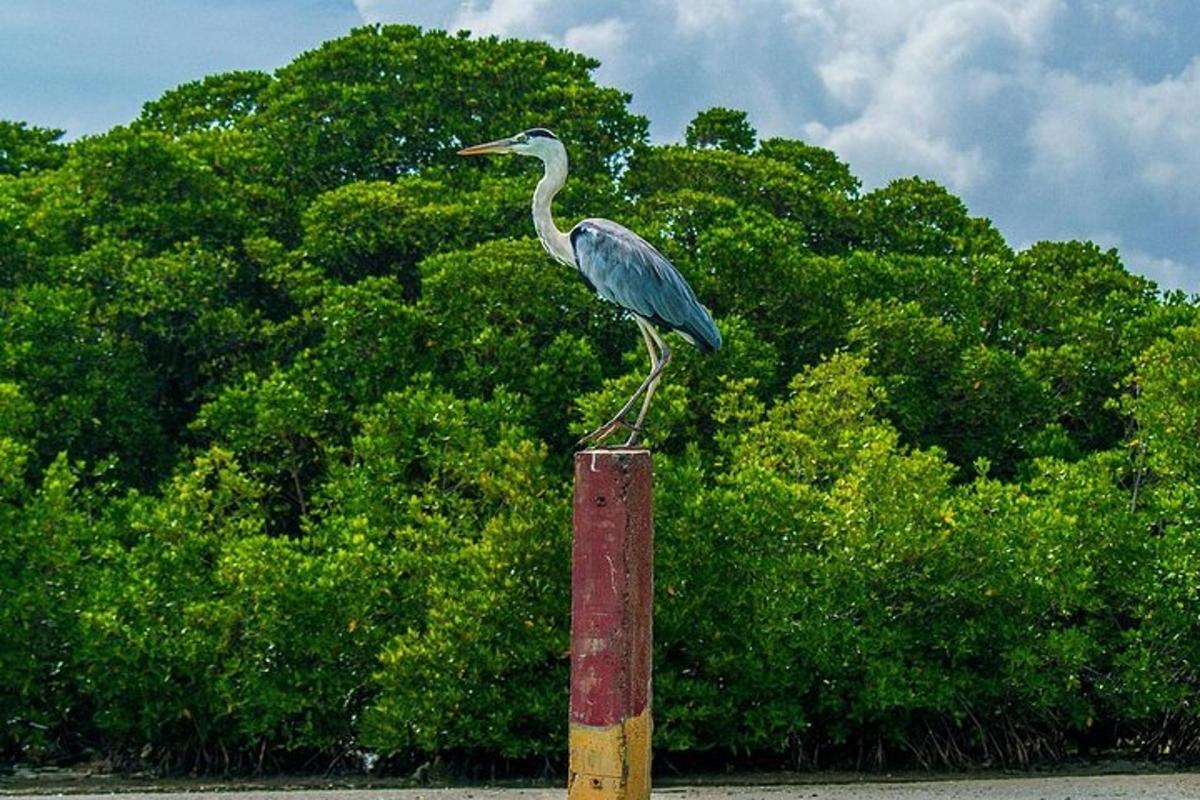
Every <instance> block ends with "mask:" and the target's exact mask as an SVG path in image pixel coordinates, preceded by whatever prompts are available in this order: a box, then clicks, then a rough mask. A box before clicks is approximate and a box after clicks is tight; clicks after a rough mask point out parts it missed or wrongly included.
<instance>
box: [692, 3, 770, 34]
mask: <svg viewBox="0 0 1200 800" xmlns="http://www.w3.org/2000/svg"><path fill="white" fill-rule="evenodd" d="M674 5H675V24H676V27H677V29H678V31H679V32H680V33H682V34H684V35H685V36H695V35H697V34H702V35H713V34H715V33H717V32H718V31H720V30H721V28H722V26H725V25H729V24H731V23H733V22H735V21H736V20H737V18H738V16H739V15H742V14H745V13H747V11H749V12H750V13H754V12H755V11H757V10H759V9H760V8H761V7H763V6H764V5H770V4H769V3H763V2H762V0H743V2H742V3H741V4H739V3H737V2H736V1H735V0H674ZM747 7H748V8H747Z"/></svg>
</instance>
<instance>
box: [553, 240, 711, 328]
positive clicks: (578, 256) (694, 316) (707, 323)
mask: <svg viewBox="0 0 1200 800" xmlns="http://www.w3.org/2000/svg"><path fill="white" fill-rule="evenodd" d="M571 247H572V248H573V249H574V251H575V263H576V266H577V267H578V268H579V273H580V275H581V276H582V277H583V279H584V280H585V281H587V282H588V284H589V285H590V286H592V287H593V288H594V289H595V290H596V293H597V294H599V295H600V296H601V297H603V298H604V299H605V300H609V301H611V302H613V303H616V304H617V305H619V306H621V307H623V308H626V309H628V310H630V311H632V312H633V313H635V314H638V315H640V316H642V317H645V318H646V319H648V320H651V321H653V322H655V323H657V324H659V325H661V326H663V327H665V328H668V329H670V330H674V331H678V332H679V333H681V334H683V335H684V336H686V337H687V338H689V339H691V340H692V341H693V342H694V343H695V344H696V346H697V347H699V348H700V349H701V350H704V351H706V352H711V351H713V350H717V349H719V348H720V347H721V332H720V331H719V330H717V326H716V323H714V322H713V318H712V315H711V314H709V313H708V309H707V308H705V307H704V306H703V305H701V304H700V301H699V300H697V299H696V295H695V293H694V292H693V291H692V287H691V286H689V285H688V283H687V281H686V280H684V278H683V276H682V275H680V274H679V271H678V270H677V269H675V267H674V266H672V264H671V262H670V261H668V260H667V259H666V256H664V255H663V254H662V253H660V252H658V250H656V249H654V246H653V245H651V244H650V243H649V242H647V241H646V240H645V239H643V238H642V237H640V236H638V235H637V234H636V233H634V232H633V231H631V230H629V229H628V228H626V227H624V226H623V225H618V224H617V223H615V222H610V221H609V220H606V219H585V220H584V221H583V222H580V223H579V224H578V225H576V226H575V227H574V228H573V229H572V230H571Z"/></svg>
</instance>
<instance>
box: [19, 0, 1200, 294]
mask: <svg viewBox="0 0 1200 800" xmlns="http://www.w3.org/2000/svg"><path fill="white" fill-rule="evenodd" d="M367 22H369V23H375V22H383V23H386V22H411V23H416V24H419V25H422V26H425V27H439V28H447V29H450V30H458V29H467V30H470V31H472V32H473V33H475V34H476V35H481V36H482V35H493V34H494V35H498V36H501V37H509V36H516V37H522V38H533V39H541V40H545V41H548V42H550V43H553V44H555V45H558V46H564V47H569V48H571V49H574V50H577V51H581V52H584V53H587V54H589V55H592V56H595V57H596V58H598V59H600V61H601V62H602V66H601V67H600V68H599V70H597V72H596V79H597V81H598V82H600V83H603V84H606V85H612V86H617V87H620V88H621V89H624V90H625V91H628V92H630V93H632V95H633V101H632V108H633V110H634V111H636V112H638V113H640V114H643V115H645V116H646V117H648V118H649V119H650V123H651V129H650V130H651V138H652V139H653V140H654V141H656V142H667V141H676V140H679V139H681V138H682V136H683V131H684V128H685V127H686V125H687V122H688V120H690V119H691V118H692V117H693V116H694V115H695V114H696V112H697V111H700V110H703V109H705V108H709V107H711V106H714V105H721V106H727V107H731V108H737V109H741V110H744V111H746V112H748V114H749V117H750V121H751V123H752V124H753V125H754V126H755V127H756V128H757V129H758V131H759V134H760V136H787V137H791V138H799V139H804V140H805V141H808V142H810V143H812V144H816V145H820V146H823V147H828V148H830V149H832V150H833V151H835V152H836V153H837V154H838V155H839V156H840V157H841V158H842V159H843V160H845V161H846V162H848V163H849V164H850V167H851V169H852V170H853V171H854V173H855V174H856V175H858V176H859V177H860V178H861V179H862V181H863V184H864V187H865V188H866V189H868V190H869V189H871V188H875V187H877V186H882V185H885V184H886V183H887V182H888V181H890V180H892V179H894V178H899V177H906V176H910V175H920V176H921V177H925V178H932V179H934V180H937V181H938V182H940V183H942V184H944V185H945V186H947V187H948V188H949V189H950V190H951V191H953V192H954V193H955V194H957V195H959V196H960V197H962V198H963V199H964V201H966V203H967V206H968V208H969V209H970V211H971V213H973V214H976V215H980V216H986V217H990V218H991V219H992V220H993V221H994V222H995V224H996V225H997V227H998V228H999V229H1000V231H1001V232H1002V233H1003V234H1004V235H1005V237H1006V238H1007V239H1008V240H1009V242H1010V243H1011V244H1012V245H1013V246H1014V247H1017V248H1023V247H1026V246H1028V245H1030V244H1032V243H1033V242H1035V241H1039V240H1042V239H1055V240H1058V239H1091V240H1093V241H1096V242H1098V243H1100V244H1101V245H1103V246H1105V247H1118V248H1119V249H1120V251H1121V255H1122V257H1123V259H1124V261H1125V263H1126V264H1127V265H1128V266H1129V267H1130V268H1131V269H1133V270H1134V271H1136V272H1140V273H1142V274H1145V275H1148V276H1149V277H1151V278H1153V279H1155V280H1156V281H1158V282H1159V284H1160V285H1161V286H1163V287H1164V288H1170V289H1184V290H1186V291H1189V292H1200V2H1197V1H1196V0H1106V1H1103V2H1102V1H1101V0H609V1H608V2H605V1H604V0H588V1H587V2H584V0H466V2H464V0H0V118H7V119H19V120H24V121H27V122H30V123H32V124H37V125H43V126H50V127H57V128H63V129H65V130H66V131H67V133H68V137H70V138H74V137H78V136H81V135H85V134H89V133H97V132H101V131H104V130H106V129H108V128H109V127H111V126H113V125H116V124H120V123H123V122H127V121H129V120H130V119H132V118H134V117H135V116H136V115H137V114H138V111H139V109H140V107H141V104H142V103H143V102H145V101H147V100H151V99H154V98H155V97H157V96H159V95H160V94H162V92H164V91H165V90H167V89H169V88H171V87H172V86H175V85H178V84H179V83H183V82H185V81H188V80H195V79H197V78H201V77H203V76H205V75H208V74H211V73H214V72H221V71H227V70H231V69H263V70H271V69H274V68H276V67H279V66H282V65H283V64H286V63H287V62H288V61H290V60H291V59H292V58H293V57H295V56H296V55H298V54H299V53H300V52H302V51H304V50H307V49H311V48H313V47H315V46H317V45H318V44H320V42H322V41H324V40H326V39H329V38H333V37H336V36H340V35H342V34H344V33H345V32H346V31H348V30H349V29H350V28H352V27H354V26H357V25H361V24H364V23H367ZM505 133H509V132H508V131H497V135H500V134H505Z"/></svg>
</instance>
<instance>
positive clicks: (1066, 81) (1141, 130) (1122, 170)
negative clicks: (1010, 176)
mask: <svg viewBox="0 0 1200 800" xmlns="http://www.w3.org/2000/svg"><path fill="white" fill-rule="evenodd" d="M1029 138H1030V144H1031V146H1032V149H1033V154H1034V160H1033V164H1032V172H1033V173H1034V174H1037V175H1041V176H1043V177H1044V178H1046V179H1048V180H1056V181H1058V182H1061V183H1064V184H1065V183H1067V182H1071V183H1074V184H1075V185H1083V186H1094V188H1096V189H1097V190H1099V189H1101V188H1102V186H1099V185H1096V184H1101V185H1103V186H1106V187H1118V186H1119V187H1121V188H1122V189H1123V190H1124V191H1129V190H1131V189H1141V190H1142V191H1145V192H1147V193H1149V194H1151V195H1153V196H1155V197H1156V198H1158V199H1160V200H1162V201H1163V202H1165V203H1169V204H1171V205H1174V206H1176V207H1177V208H1178V210H1179V211H1180V212H1185V213H1191V214H1195V213H1196V210H1197V209H1200V58H1196V59H1193V60H1192V62H1191V63H1190V64H1189V65H1188V66H1187V67H1186V68H1185V69H1184V70H1183V71H1181V72H1180V73H1179V74H1178V75H1172V76H1168V77H1166V78H1163V79H1162V80H1160V81H1157V82H1154V83H1144V82H1140V81H1137V80H1134V79H1132V78H1129V77H1126V78H1122V79H1120V80H1117V81H1114V82H1111V83H1100V82H1090V81H1086V80H1083V79H1081V78H1078V77H1076V76H1073V75H1069V74H1058V75H1054V76H1053V77H1052V79H1051V80H1049V81H1048V82H1047V84H1046V90H1045V102H1044V104H1043V106H1042V108H1041V109H1040V111H1039V112H1038V114H1037V116H1036V117H1035V119H1034V120H1033V122H1032V125H1031V127H1030V131H1029Z"/></svg>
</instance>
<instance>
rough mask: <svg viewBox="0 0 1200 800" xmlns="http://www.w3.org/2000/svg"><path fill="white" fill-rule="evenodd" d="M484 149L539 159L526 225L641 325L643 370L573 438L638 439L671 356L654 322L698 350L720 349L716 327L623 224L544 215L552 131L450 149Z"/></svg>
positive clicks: (552, 177) (669, 267)
mask: <svg viewBox="0 0 1200 800" xmlns="http://www.w3.org/2000/svg"><path fill="white" fill-rule="evenodd" d="M489 153H511V154H516V155H521V156H530V157H533V158H537V159H540V160H541V162H542V164H543V166H544V170H545V171H544V174H543V175H542V179H541V180H540V181H538V184H537V188H536V189H534V192H533V227H534V229H535V230H536V231H537V236H538V239H539V241H541V243H542V247H544V248H545V249H546V251H547V252H548V253H549V254H550V255H551V256H552V257H553V258H554V259H555V260H556V261H559V262H561V263H563V264H565V265H566V266H568V267H571V268H573V269H574V270H576V272H577V273H578V274H579V277H580V278H582V279H583V282H584V283H585V284H587V286H588V288H590V289H591V290H592V291H594V292H595V293H596V294H597V295H599V296H600V298H601V299H603V300H607V301H609V302H610V303H615V304H616V305H618V306H620V307H621V308H623V309H625V311H627V312H628V313H629V315H630V316H631V317H632V318H633V321H634V322H636V323H637V326H638V328H639V329H640V330H641V333H642V338H643V339H644V340H645V343H646V351H647V352H648V353H649V355H650V372H649V374H648V375H646V378H645V380H643V381H642V383H641V385H640V386H639V387H638V389H637V391H636V392H634V393H633V395H632V396H631V397H630V398H629V400H628V401H627V402H626V403H625V405H624V406H622V407H621V409H620V410H619V411H618V412H617V413H616V414H615V415H613V417H612V419H610V420H609V421H608V422H606V423H604V424H603V425H601V426H600V427H599V428H596V429H595V430H593V431H591V432H590V433H588V434H587V435H585V436H584V437H583V438H582V439H580V440H579V442H578V443H577V446H582V445H584V444H586V443H588V442H592V443H593V445H594V446H598V445H599V444H600V443H601V442H602V441H604V440H605V439H607V438H608V437H609V436H611V435H612V434H613V433H614V432H615V431H617V430H618V429H620V428H622V427H624V428H628V429H629V437H628V439H627V440H626V441H625V442H624V444H622V445H620V447H633V446H635V445H637V444H638V442H639V441H640V440H641V436H642V433H643V427H642V426H643V424H644V423H645V419H646V412H647V411H649V409H650V401H651V399H652V398H653V397H654V391H655V389H657V388H658V384H659V381H660V380H661V379H662V374H663V370H664V369H666V366H667V364H668V363H669V362H670V360H671V348H670V346H669V345H668V344H667V343H666V341H664V340H663V337H662V336H661V335H660V334H659V332H658V330H657V328H656V327H655V326H658V327H661V328H663V329H665V330H666V331H668V332H674V333H676V334H678V335H679V336H680V337H682V338H683V339H684V340H685V341H687V342H689V343H691V344H693V345H695V346H696V347H697V348H699V349H700V350H701V351H702V352H705V353H712V352H715V351H717V350H719V349H720V348H721V343H722V341H721V331H720V330H719V329H718V328H717V325H716V323H715V322H714V321H713V318H712V314H710V313H709V311H708V309H707V308H705V307H704V306H703V305H702V304H701V303H700V301H699V300H697V299H696V293H695V292H694V291H692V287H691V286H690V285H688V282H687V281H686V280H685V279H684V277H683V276H682V275H680V274H679V270H677V269H676V268H675V266H674V265H673V264H671V262H670V261H668V260H667V258H666V256H664V255H663V254H662V253H660V252H659V251H658V250H657V249H656V248H655V247H654V246H653V245H652V244H650V243H649V242H647V241H646V240H645V239H643V238H642V237H641V236H638V235H637V234H636V233H634V232H633V231H631V230H629V229H628V228H626V227H625V226H624V225H620V224H618V223H616V222H613V221H611V220H607V219H601V218H596V217H593V218H589V219H585V220H583V221H581V222H579V223H578V224H577V225H575V227H573V228H571V230H570V231H569V232H566V233H564V232H563V231H560V230H559V229H558V227H557V226H556V225H555V224H554V218H553V216H552V215H551V213H550V203H551V201H552V200H553V199H554V196H555V195H556V194H557V193H558V190H559V189H561V188H562V187H563V184H564V183H566V180H567V149H566V147H565V146H564V145H563V143H562V141H560V140H559V138H558V137H557V136H555V135H554V134H553V133H551V132H550V131H549V130H547V129H546V128H530V129H529V130H525V131H521V132H520V133H518V134H516V135H514V136H510V137H508V138H506V139H497V140H495V141H491V142H484V143H483V144H477V145H473V146H471V147H464V148H463V149H461V150H459V151H458V155H460V156H479V155H485V154H489ZM638 397H642V398H643V399H642V407H641V409H640V410H639V411H638V415H637V419H636V421H635V422H633V423H632V424H630V423H629V422H628V421H627V420H626V419H625V417H626V415H628V414H629V413H630V411H632V410H633V406H634V404H635V403H636V402H637V399H638Z"/></svg>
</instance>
